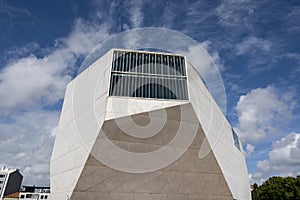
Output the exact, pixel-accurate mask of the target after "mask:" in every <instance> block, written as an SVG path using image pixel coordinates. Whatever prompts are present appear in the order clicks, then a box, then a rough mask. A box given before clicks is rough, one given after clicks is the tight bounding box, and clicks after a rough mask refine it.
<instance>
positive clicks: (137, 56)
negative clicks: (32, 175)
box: [50, 49, 251, 200]
mask: <svg viewBox="0 0 300 200" xmlns="http://www.w3.org/2000/svg"><path fill="white" fill-rule="evenodd" d="M50 180H51V183H50V184H51V195H50V198H51V199H52V200H67V199H72V200H73V199H85V200H94V199H105V200H112V199H113V200H115V199H122V200H123V199H130V200H132V199H136V200H140V199H153V200H154V199H155V200H157V199H163V200H165V199H168V200H170V199H172V200H173V199H184V200H190V199H193V200H194V199H205V200H207V199H220V200H221V199H222V200H224V199H228V200H229V199H230V200H232V199H238V200H249V199H251V195H250V187H249V186H250V184H249V179H248V172H247V167H246V163H245V158H244V153H243V150H242V145H241V143H240V141H239V139H238V136H237V134H236V133H235V132H234V131H233V129H232V127H231V125H230V124H229V123H228V121H227V120H226V118H225V116H224V114H223V113H222V111H221V110H220V108H219V107H218V105H217V104H216V102H215V100H214V99H213V97H212V96H211V94H210V93H209V91H208V89H207V88H206V86H205V84H204V83H203V81H202V80H201V78H200V77H199V75H198V74H197V72H196V70H195V69H194V68H193V66H192V65H191V64H190V62H189V61H188V59H187V58H186V57H185V56H183V55H178V54H169V53H158V52H145V51H131V50H120V49H111V50H110V51H108V52H107V53H106V54H105V55H103V56H102V57H101V58H99V59H98V60H97V61H96V62H94V63H93V64H92V65H91V66H90V67H88V68H87V69H86V70H85V71H83V72H82V73H81V74H79V75H78V76H77V77H76V78H75V79H74V80H72V81H71V82H70V83H69V84H68V87H67V90H66V94H65V99H64V104H63V108H62V112H61V117H60V122H59V132H58V133H57V135H56V140H55V144H54V149H53V153H52V157H51V169H50Z"/></svg>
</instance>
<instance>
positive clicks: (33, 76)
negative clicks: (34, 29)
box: [0, 19, 108, 185]
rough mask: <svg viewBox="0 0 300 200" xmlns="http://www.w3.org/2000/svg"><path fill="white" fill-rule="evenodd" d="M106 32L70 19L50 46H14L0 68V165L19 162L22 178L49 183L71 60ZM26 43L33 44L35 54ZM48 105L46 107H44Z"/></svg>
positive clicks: (71, 70)
mask: <svg viewBox="0 0 300 200" xmlns="http://www.w3.org/2000/svg"><path fill="white" fill-rule="evenodd" d="M107 36H108V34H107V31H106V26H105V24H101V25H97V24H91V23H88V22H86V21H83V20H80V19H79V20H76V21H75V24H74V28H73V30H72V32H71V33H70V34H69V36H68V37H66V38H58V39H57V41H56V45H55V46H54V47H49V48H46V49H40V47H39V45H38V44H35V43H32V44H30V45H26V46H24V47H20V48H14V49H12V50H11V51H10V52H9V53H10V54H14V53H13V51H15V52H16V54H14V55H18V56H19V57H13V59H10V60H9V61H8V62H6V64H5V66H1V68H2V69H1V71H0V102H1V104H0V127H1V130H0V152H1V156H0V157H1V161H0V165H6V166H7V167H12V168H19V169H20V170H21V172H22V174H23V175H24V180H23V184H35V185H49V169H50V167H49V163H50V156H51V152H52V147H53V142H54V136H55V133H56V132H57V130H56V127H57V125H58V119H59V113H60V110H59V109H60V108H57V106H56V105H57V104H58V103H59V102H60V101H61V100H62V99H63V96H64V93H65V88H66V85H67V83H68V82H69V81H70V80H71V79H72V77H73V76H74V74H76V67H75V65H76V62H77V61H78V58H80V57H81V56H85V55H86V54H88V52H89V51H91V50H92V48H93V47H94V45H96V44H97V43H98V42H99V41H101V40H103V39H105V38H106V37H107ZM28 49H39V53H41V52H42V53H43V55H42V56H41V55H36V54H34V53H35V52H34V51H32V52H31V53H30V54H29V55H27V54H28V52H29V50H28ZM49 107H51V109H49Z"/></svg>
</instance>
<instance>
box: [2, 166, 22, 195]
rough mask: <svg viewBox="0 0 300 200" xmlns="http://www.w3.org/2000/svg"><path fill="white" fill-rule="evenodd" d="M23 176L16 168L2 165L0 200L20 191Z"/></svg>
mask: <svg viewBox="0 0 300 200" xmlns="http://www.w3.org/2000/svg"><path fill="white" fill-rule="evenodd" d="M22 180H23V176H22V175H21V173H20V172H19V170H18V169H9V168H6V167H5V166H3V167H2V168H1V169H0V200H2V198H3V197H4V196H8V195H11V194H14V193H17V192H19V191H20V187H21V184H22Z"/></svg>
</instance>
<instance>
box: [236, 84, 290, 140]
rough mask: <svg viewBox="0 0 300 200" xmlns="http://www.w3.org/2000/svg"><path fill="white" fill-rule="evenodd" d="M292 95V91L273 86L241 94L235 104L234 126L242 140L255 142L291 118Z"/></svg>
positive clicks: (276, 129)
mask: <svg viewBox="0 0 300 200" xmlns="http://www.w3.org/2000/svg"><path fill="white" fill-rule="evenodd" d="M294 96H295V94H293V92H289V91H285V92H280V91H277V90H276V89H275V87H274V86H268V87H266V88H257V89H253V90H251V91H250V92H248V93H247V94H246V95H242V96H241V97H240V99H239V101H238V103H237V105H236V110H237V112H238V124H237V126H236V127H235V129H236V130H237V132H238V134H239V136H240V138H241V139H242V141H247V142H248V141H251V142H257V141H259V140H262V139H264V138H266V137H267V136H270V135H271V134H274V133H278V132H279V131H280V126H281V125H283V124H287V123H288V121H289V119H291V118H292V112H293V109H294V107H295V101H294Z"/></svg>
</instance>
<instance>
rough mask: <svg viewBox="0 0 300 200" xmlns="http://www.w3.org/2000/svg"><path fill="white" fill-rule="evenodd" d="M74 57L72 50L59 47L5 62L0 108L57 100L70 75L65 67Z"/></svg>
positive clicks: (6, 108) (0, 84)
mask: <svg viewBox="0 0 300 200" xmlns="http://www.w3.org/2000/svg"><path fill="white" fill-rule="evenodd" d="M74 61H75V59H74V56H73V54H72V53H71V52H69V51H67V50H65V49H59V50H56V51H54V52H53V53H52V54H50V55H48V56H45V57H43V58H37V57H36V56H33V55H31V56H29V57H26V58H21V59H19V60H16V61H14V62H13V63H10V64H8V65H7V66H5V67H4V69H2V71H1V73H0V80H1V81H0V102H1V104H0V109H1V111H2V112H3V111H5V112H8V111H12V110H16V109H19V108H21V107H22V109H24V108H26V107H39V106H42V105H47V104H53V103H55V102H57V101H58V100H59V99H61V98H62V97H63V94H64V90H65V85H66V84H67V82H69V81H70V79H71V77H70V76H69V75H68V74H67V73H66V70H67V68H68V67H70V66H72V65H73V64H74Z"/></svg>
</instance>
